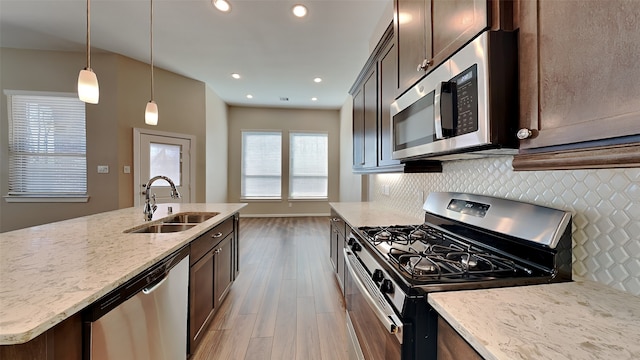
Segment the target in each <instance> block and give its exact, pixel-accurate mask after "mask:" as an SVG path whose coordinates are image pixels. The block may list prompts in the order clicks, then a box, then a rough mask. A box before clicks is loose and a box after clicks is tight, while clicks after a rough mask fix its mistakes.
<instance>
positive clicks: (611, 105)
mask: <svg viewBox="0 0 640 360" xmlns="http://www.w3.org/2000/svg"><path fill="white" fill-rule="evenodd" d="M519 11H520V18H519V23H520V35H519V36H520V44H519V46H520V55H519V58H520V109H521V112H520V113H521V115H520V125H521V128H522V129H523V130H524V131H523V132H522V133H521V135H522V137H524V138H525V139H523V140H521V145H520V149H521V151H520V154H519V155H517V156H516V157H515V158H514V161H513V167H514V168H515V169H516V170H541V169H574V168H601V167H637V166H639V165H640V101H638V99H639V98H640V82H639V81H637V79H638V78H639V77H640V68H639V67H638V66H637V65H636V60H637V59H638V58H640V33H638V31H637V24H636V22H635V21H634V19H637V18H639V17H640V3H639V2H637V1H633V0H626V1H614V2H608V3H607V4H606V6H603V4H602V2H599V1H592V0H589V1H521V2H520V9H519ZM585 19H588V21H586V20H585ZM526 129H528V130H529V131H530V132H528V131H526ZM527 136H529V137H527Z"/></svg>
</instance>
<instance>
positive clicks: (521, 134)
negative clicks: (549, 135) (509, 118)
mask: <svg viewBox="0 0 640 360" xmlns="http://www.w3.org/2000/svg"><path fill="white" fill-rule="evenodd" d="M532 135H533V131H531V130H530V129H527V128H522V129H520V130H518V133H517V134H516V136H517V137H518V139H520V140H524V139H528V138H530V137H531V136H532Z"/></svg>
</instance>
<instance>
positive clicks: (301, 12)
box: [291, 4, 307, 18]
mask: <svg viewBox="0 0 640 360" xmlns="http://www.w3.org/2000/svg"><path fill="white" fill-rule="evenodd" d="M291 11H292V12H293V15H295V16H297V17H299V18H301V17H305V16H307V7H306V6H304V5H300V4H298V5H295V6H294V7H293V9H291Z"/></svg>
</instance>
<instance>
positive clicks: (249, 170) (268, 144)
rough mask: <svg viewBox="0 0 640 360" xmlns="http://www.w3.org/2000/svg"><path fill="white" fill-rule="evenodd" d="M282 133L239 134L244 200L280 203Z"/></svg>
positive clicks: (258, 132) (248, 132)
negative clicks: (278, 200) (274, 200)
mask: <svg viewBox="0 0 640 360" xmlns="http://www.w3.org/2000/svg"><path fill="white" fill-rule="evenodd" d="M281 182H282V133H280V132H279V131H278V132H275V131H243V132H242V185H241V197H242V198H245V199H250V198H253V199H280V198H281V194H282V191H281V185H280V184H281Z"/></svg>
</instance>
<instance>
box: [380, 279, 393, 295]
mask: <svg viewBox="0 0 640 360" xmlns="http://www.w3.org/2000/svg"><path fill="white" fill-rule="evenodd" d="M380 291H382V292H383V293H385V294H392V293H393V291H394V289H393V283H392V282H391V280H389V279H384V280H382V284H380Z"/></svg>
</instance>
